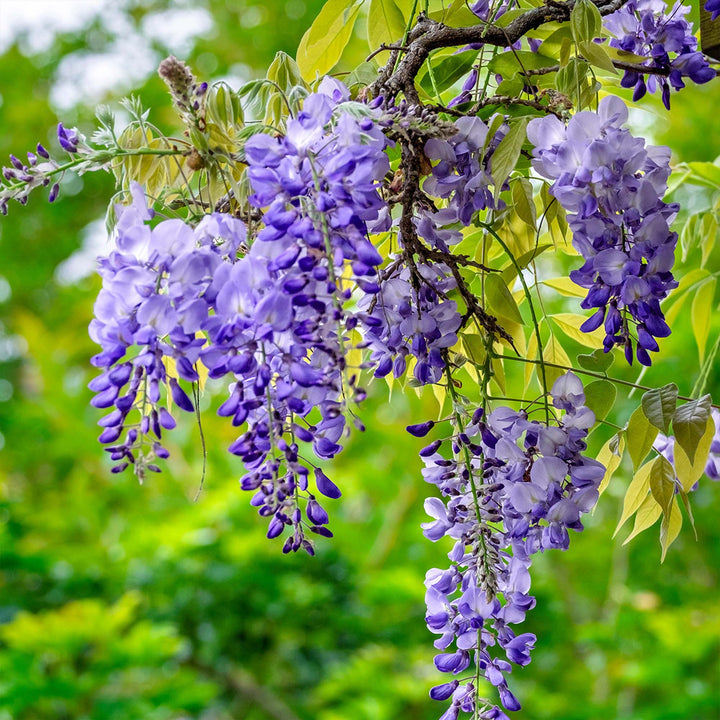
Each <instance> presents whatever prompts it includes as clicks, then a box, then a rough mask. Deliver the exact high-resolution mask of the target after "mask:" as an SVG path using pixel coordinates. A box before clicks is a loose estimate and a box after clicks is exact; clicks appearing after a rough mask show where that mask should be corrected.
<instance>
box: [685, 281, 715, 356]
mask: <svg viewBox="0 0 720 720" xmlns="http://www.w3.org/2000/svg"><path fill="white" fill-rule="evenodd" d="M716 286H717V280H716V279H715V278H711V279H710V280H708V282H706V283H703V284H702V285H701V286H700V287H699V288H698V289H697V292H696V293H695V297H694V298H693V301H692V306H691V309H690V317H691V318H692V329H693V334H694V335H695V342H696V343H697V346H698V353H699V354H700V363H702V362H703V360H705V346H706V344H707V339H708V335H709V334H710V320H711V319H712V313H713V299H714V298H715V287H716Z"/></svg>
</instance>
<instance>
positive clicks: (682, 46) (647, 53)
mask: <svg viewBox="0 0 720 720" xmlns="http://www.w3.org/2000/svg"><path fill="white" fill-rule="evenodd" d="M712 2H716V0H710V3H712ZM710 3H709V4H710ZM718 7H719V8H720V5H718ZM689 12H690V7H689V6H687V5H684V4H683V3H682V2H680V0H678V2H676V3H675V4H674V5H673V7H672V8H668V5H667V3H666V2H665V0H629V2H627V3H625V4H624V5H623V6H622V7H621V8H620V9H619V10H617V11H615V12H614V13H612V14H610V15H607V16H606V17H605V18H604V20H603V24H604V26H605V28H606V29H607V30H609V31H610V32H611V33H612V34H613V35H614V36H615V37H614V38H612V39H611V40H610V45H612V46H613V47H617V48H620V49H621V50H625V51H627V52H630V53H633V54H635V55H641V56H643V57H647V58H648V59H647V60H646V61H645V62H644V63H643V65H644V66H647V67H648V68H650V69H651V70H659V71H661V72H664V73H667V74H666V75H659V74H653V73H652V72H650V73H649V74H646V73H642V72H636V71H634V70H626V71H625V75H624V76H623V79H622V81H621V85H622V86H623V87H626V88H631V87H634V88H635V91H634V93H633V100H635V101H637V100H639V99H640V98H641V97H643V95H645V93H646V92H647V91H648V90H649V91H650V92H651V93H652V92H655V90H656V89H657V87H658V86H659V87H660V91H661V95H662V101H663V104H664V105H665V107H666V108H667V109H668V110H669V109H670V88H671V87H672V88H673V89H675V90H680V89H681V88H684V87H685V82H684V80H683V78H689V79H690V80H692V81H693V82H694V83H698V84H701V83H706V82H709V81H710V80H712V79H713V78H714V77H715V71H714V70H713V69H712V68H711V67H710V65H709V64H708V62H707V60H705V58H704V57H703V54H702V53H701V52H699V51H698V49H697V38H696V37H695V34H694V31H693V27H692V24H691V23H690V22H688V20H687V19H686V18H685V15H687V14H688V13H689ZM718 12H720V10H718ZM671 56H672V57H671Z"/></svg>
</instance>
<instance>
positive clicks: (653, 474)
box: [650, 455, 675, 514]
mask: <svg viewBox="0 0 720 720" xmlns="http://www.w3.org/2000/svg"><path fill="white" fill-rule="evenodd" d="M650 492H651V493H652V496H653V497H654V498H655V502H657V504H658V505H659V506H660V507H661V508H662V510H663V513H666V514H667V513H669V512H670V503H671V502H672V500H673V497H674V496H675V470H674V469H673V466H672V465H671V464H670V462H669V461H668V460H667V459H666V458H664V457H663V456H662V455H658V456H657V457H656V458H655V461H654V462H653V464H652V468H651V470H650Z"/></svg>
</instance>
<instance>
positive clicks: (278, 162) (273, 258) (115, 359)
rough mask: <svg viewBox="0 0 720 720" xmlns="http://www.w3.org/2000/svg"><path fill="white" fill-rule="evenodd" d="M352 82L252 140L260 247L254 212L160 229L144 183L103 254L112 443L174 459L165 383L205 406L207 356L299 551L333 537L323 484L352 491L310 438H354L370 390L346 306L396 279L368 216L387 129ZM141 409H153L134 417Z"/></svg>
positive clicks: (276, 514)
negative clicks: (167, 437) (362, 107)
mask: <svg viewBox="0 0 720 720" xmlns="http://www.w3.org/2000/svg"><path fill="white" fill-rule="evenodd" d="M343 87H344V86H341V85H340V83H324V84H323V85H321V88H320V92H318V93H315V94H312V95H310V96H308V97H307V98H306V100H305V102H304V105H303V109H302V111H301V112H300V113H299V114H298V116H297V117H295V118H292V119H291V120H290V121H289V122H288V126H287V133H286V135H285V136H283V137H270V136H268V135H256V136H254V137H252V138H251V139H250V140H249V141H248V142H247V144H246V146H245V155H246V158H247V162H248V165H249V170H248V176H249V179H250V182H251V184H252V189H253V191H254V192H253V195H252V196H251V199H250V200H251V203H253V204H254V205H255V206H256V207H257V208H260V209H262V210H264V213H263V218H262V225H263V227H262V229H261V230H260V231H259V233H258V234H257V237H256V238H255V239H254V242H252V244H251V247H250V249H249V250H247V245H248V244H249V241H250V239H249V238H248V237H247V233H246V229H245V226H244V224H243V223H241V222H240V221H239V220H236V219H235V218H233V217H230V216H228V215H222V214H218V213H215V214H212V215H209V216H206V217H205V218H204V219H203V220H202V221H201V222H200V223H199V224H198V226H197V227H196V228H195V229H193V228H191V227H190V226H189V225H187V224H186V223H184V222H182V221H181V220H165V221H162V222H160V223H158V224H157V225H155V226H154V227H152V228H151V227H150V226H149V225H148V222H149V221H150V220H151V219H152V217H153V213H152V210H150V209H149V208H147V206H146V204H145V201H144V196H143V193H142V189H141V188H140V186H139V185H137V184H134V185H133V187H132V192H133V196H134V201H133V203H132V204H131V205H130V206H129V207H127V208H122V207H119V208H118V217H119V219H118V225H117V237H116V239H115V249H114V250H113V252H111V253H110V255H109V256H108V257H107V258H103V259H102V260H101V263H100V274H101V275H102V277H103V280H104V283H103V289H102V291H101V292H100V295H99V297H98V300H97V303H96V306H95V311H96V318H95V320H94V321H93V323H92V324H91V335H92V337H93V338H94V339H95V340H96V341H97V342H99V343H100V345H101V346H102V349H103V351H102V352H101V353H100V354H99V355H97V356H96V357H95V359H94V362H95V364H96V365H98V366H99V367H102V368H103V369H104V372H103V374H102V375H101V376H100V377H99V378H97V379H96V380H94V381H93V383H92V384H91V385H92V388H93V389H94V390H95V391H96V392H97V393H98V395H97V396H96V397H95V399H94V401H93V403H94V404H95V405H96V406H97V407H107V408H113V409H112V412H111V413H110V415H109V416H108V417H107V418H105V419H104V420H103V421H101V424H103V427H104V428H105V430H104V431H103V434H102V435H101V441H102V442H103V443H106V444H111V447H110V448H109V452H110V453H111V456H112V458H113V459H114V460H116V461H118V462H119V464H118V465H117V466H116V468H115V470H116V471H121V470H123V469H125V468H126V467H128V466H129V465H135V467H136V468H137V471H138V474H139V475H140V476H142V474H143V473H144V471H145V470H146V469H149V470H158V469H159V468H158V466H157V465H156V464H155V462H154V460H155V459H156V458H158V457H166V456H167V450H165V449H164V448H163V447H162V446H161V445H160V439H161V431H162V430H161V429H162V428H165V429H169V427H171V426H172V425H174V420H173V419H172V418H171V416H170V414H169V413H168V411H167V408H164V407H163V406H162V404H161V387H162V386H163V385H164V384H167V385H168V392H169V395H170V397H171V398H172V401H173V402H174V403H175V404H176V405H177V406H178V407H179V408H181V409H183V410H187V411H189V412H192V411H193V410H194V409H195V406H194V403H193V401H192V400H191V398H190V396H189V395H188V392H187V391H186V390H185V389H183V387H182V386H181V383H180V381H185V382H190V383H194V382H195V381H197V380H198V367H197V363H198V362H201V363H203V364H204V365H205V366H206V367H207V370H208V374H209V376H210V377H211V378H225V377H229V378H230V379H231V380H232V382H231V386H230V392H229V397H228V398H227V400H225V402H224V403H223V404H222V405H221V406H220V408H219V410H218V412H219V414H220V415H222V416H225V417H229V418H231V421H232V423H233V425H235V426H237V427H243V431H242V432H241V434H240V435H239V437H238V438H237V439H236V440H235V442H233V443H232V445H231V446H230V448H229V450H230V452H231V453H233V454H235V455H237V456H239V457H240V458H241V459H242V460H243V463H244V465H245V470H246V472H245V474H244V475H243V477H242V478H241V486H242V487H243V488H244V489H246V490H251V491H253V492H254V496H253V500H252V504H253V505H255V506H256V507H258V511H259V513H260V515H262V516H264V517H267V518H268V519H269V527H268V536H269V537H277V536H279V535H280V534H282V532H283V530H284V529H286V528H290V530H291V532H290V535H289V537H287V539H286V541H285V544H284V546H283V550H284V551H285V552H289V551H296V550H299V549H300V548H303V549H305V550H307V551H308V552H311V553H312V552H313V548H312V544H311V543H310V542H309V541H308V540H307V539H306V537H305V531H306V530H308V529H309V530H310V531H311V532H314V533H316V534H319V535H324V536H331V535H332V533H331V532H330V531H329V530H328V529H327V527H326V525H327V522H328V515H327V513H326V511H325V509H324V508H323V507H322V505H321V504H320V503H319V502H318V499H317V496H316V494H315V493H317V494H319V495H323V496H325V497H328V498H337V497H339V496H340V490H339V489H338V488H337V486H336V485H335V484H334V483H333V482H332V481H331V480H330V479H329V478H328V477H327V476H326V475H325V473H324V472H323V470H322V469H321V468H320V467H318V466H317V465H316V464H315V463H313V462H311V461H310V460H308V459H307V453H305V451H304V450H303V449H302V446H301V443H307V444H308V445H310V447H311V448H312V452H313V453H314V455H315V456H316V457H317V458H320V459H327V458H332V457H334V456H335V455H336V454H337V453H338V452H340V451H341V450H342V444H341V441H342V439H343V437H344V436H345V435H346V433H347V428H346V410H347V407H346V406H347V403H348V402H349V401H360V400H362V398H363V397H364V392H363V391H362V390H361V389H360V388H359V387H357V376H358V369H356V368H353V369H349V368H347V367H346V352H347V349H348V343H349V339H348V337H347V333H348V332H349V331H351V330H353V329H354V328H355V326H356V325H357V323H358V318H357V317H355V314H353V313H351V312H348V311H347V310H346V308H345V305H346V304H347V303H348V301H349V300H350V298H351V295H352V293H353V290H356V291H357V293H359V294H360V295H363V296H365V295H367V296H369V297H376V296H377V295H378V293H379V291H380V286H379V277H378V267H379V266H380V264H381V263H382V258H381V256H380V255H379V253H378V252H377V250H376V249H375V248H374V246H373V245H372V243H371V242H370V241H369V240H368V231H367V227H366V226H367V223H374V222H377V220H378V216H379V212H380V209H381V207H382V205H383V202H382V199H381V197H380V195H379V192H378V188H379V183H380V181H381V180H382V178H383V177H384V175H385V174H386V172H387V171H388V170H389V163H388V159H387V156H386V154H385V152H384V151H385V147H386V144H387V141H386V139H385V137H384V135H383V134H382V132H381V131H380V130H379V129H378V127H377V126H376V124H375V122H374V121H373V119H372V118H371V117H369V116H363V115H362V114H361V116H360V117H356V115H351V114H350V113H349V112H345V111H344V109H343V103H344V102H345V101H346V100H347V89H345V90H344V91H343ZM242 251H246V252H245V255H244V256H242V257H239V256H238V254H239V252H242ZM454 341H455V340H453V342H454ZM131 348H133V353H135V354H134V355H133V356H132V357H130V356H129V355H130V353H129V351H130V349H131ZM168 358H172V360H173V361H174V367H175V371H174V372H173V373H172V374H171V373H169V372H168V370H167V366H168V363H167V360H168ZM126 386H127V387H126ZM132 411H139V413H140V421H139V423H133V424H130V425H129V424H128V422H127V418H128V414H129V413H131V412H132ZM123 433H126V434H125V437H124V440H123V441H122V442H119V441H120V440H121V436H122V435H123ZM149 433H150V434H153V435H154V438H153V440H152V442H150V440H149V439H148V438H149ZM301 454H302V456H303V457H302V458H301ZM303 458H305V459H303ZM311 476H313V477H314V484H313V485H311V482H310V480H309V478H310V477H311Z"/></svg>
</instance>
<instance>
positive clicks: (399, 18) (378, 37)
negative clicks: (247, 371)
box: [367, 0, 405, 51]
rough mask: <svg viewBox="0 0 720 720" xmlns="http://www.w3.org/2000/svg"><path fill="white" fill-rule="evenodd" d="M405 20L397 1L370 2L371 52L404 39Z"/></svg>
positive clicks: (368, 17) (369, 29) (369, 41)
mask: <svg viewBox="0 0 720 720" xmlns="http://www.w3.org/2000/svg"><path fill="white" fill-rule="evenodd" d="M404 34H405V18H404V17H403V14H402V12H401V11H400V8H398V6H397V5H396V4H395V0H370V9H369V10H368V16H367V38H368V44H369V45H370V50H371V51H373V50H377V49H378V48H379V47H380V46H381V45H383V44H385V45H390V44H392V43H396V42H398V41H400V40H402V39H403V35H404Z"/></svg>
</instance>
